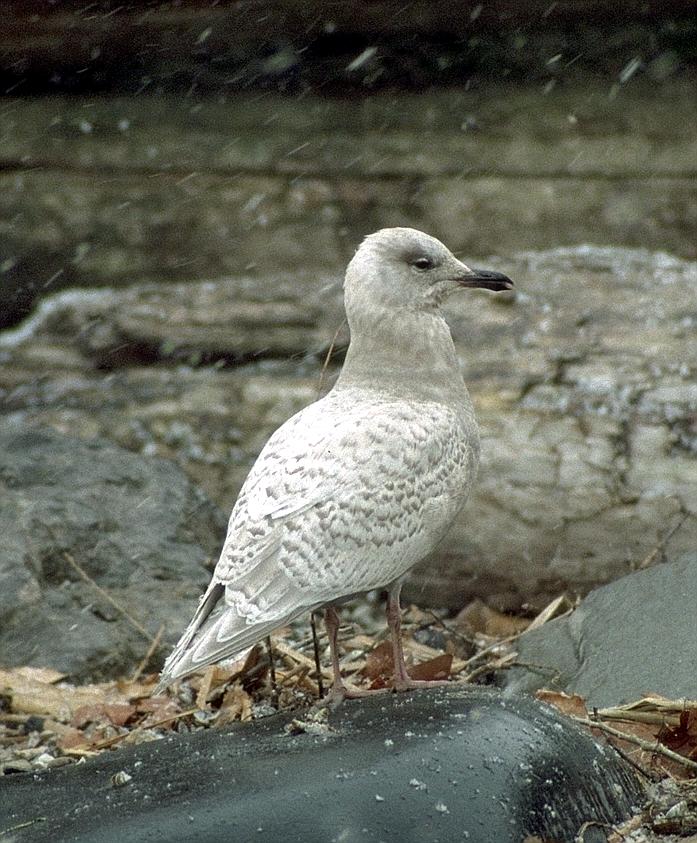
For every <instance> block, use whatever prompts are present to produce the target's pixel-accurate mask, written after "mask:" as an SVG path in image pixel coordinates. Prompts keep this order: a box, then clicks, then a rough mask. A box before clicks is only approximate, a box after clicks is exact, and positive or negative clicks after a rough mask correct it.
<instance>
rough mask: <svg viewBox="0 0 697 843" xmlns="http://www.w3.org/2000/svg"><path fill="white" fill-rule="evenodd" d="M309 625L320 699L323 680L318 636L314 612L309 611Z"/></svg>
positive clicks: (322, 692) (322, 690) (322, 693)
mask: <svg viewBox="0 0 697 843" xmlns="http://www.w3.org/2000/svg"><path fill="white" fill-rule="evenodd" d="M310 627H311V628H312V649H313V650H314V654H315V670H316V671H317V690H318V692H319V698H320V699H322V697H323V696H324V682H323V681H322V663H321V662H320V659H319V638H318V636H317V625H316V623H315V613H314V612H310Z"/></svg>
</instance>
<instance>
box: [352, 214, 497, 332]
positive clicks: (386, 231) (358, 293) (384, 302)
mask: <svg viewBox="0 0 697 843" xmlns="http://www.w3.org/2000/svg"><path fill="white" fill-rule="evenodd" d="M462 287H481V288H483V289H486V290H493V291H495V292H498V291H501V290H510V289H512V287H513V282H512V281H511V279H510V278H508V277H507V276H505V275H503V274H501V273H500V272H493V271H490V270H484V269H470V267H468V266H466V265H465V264H464V263H462V261H459V260H458V259H457V258H456V257H455V255H453V253H452V252H451V251H450V250H449V249H447V248H446V247H445V246H444V245H443V244H442V243H441V242H440V240H436V238H435V237H431V236H430V235H428V234H424V233H423V231H417V230H416V229H414V228H383V229H381V230H380V231H376V232H375V234H370V235H368V237H366V238H365V240H364V241H363V242H362V243H361V245H360V246H359V248H358V250H357V251H356V254H355V255H354V256H353V258H352V260H351V262H350V263H349V265H348V268H347V270H346V283H345V296H346V309H347V313H349V317H350V315H351V313H350V312H351V311H352V310H356V308H358V309H360V310H364V309H366V308H372V309H377V310H380V309H383V308H390V309H391V308H395V309H397V308H407V309H408V310H412V311H418V310H433V309H434V308H437V307H438V305H440V303H441V302H442V301H443V300H444V299H445V298H446V297H447V296H448V295H449V294H450V293H452V292H453V291H455V290H457V289H458V288H462Z"/></svg>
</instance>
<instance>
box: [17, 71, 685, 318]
mask: <svg viewBox="0 0 697 843" xmlns="http://www.w3.org/2000/svg"><path fill="white" fill-rule="evenodd" d="M693 92H694V78H692V77H691V76H689V74H688V76H686V77H685V78H677V79H671V80H670V83H665V84H662V85H659V86H657V84H656V83H655V81H650V80H646V79H643V78H638V79H633V80H632V83H631V85H617V84H614V85H613V84H612V83H610V82H609V81H600V80H598V79H583V80H582V81H575V82H572V83H569V84H568V85H559V86H556V87H552V88H549V89H548V88H547V87H546V86H544V85H541V84H537V83H529V84H526V85H521V86H519V87H517V88H515V89H511V87H510V86H509V85H506V84H502V83H500V82H499V83H491V82H490V83H488V84H487V85H482V86H479V85H471V86H469V87H467V86H464V85H460V86H453V87H451V88H448V89H440V90H438V89H436V90H431V91H429V92H428V93H415V92H400V93H394V92H389V93H372V94H370V95H366V96H362V97H358V98H352V99H332V98H328V97H322V96H318V95H316V94H311V93H305V94H304V95H303V97H302V99H296V98H295V97H292V96H287V95H283V94H278V93H276V94H272V93H265V94H261V95H260V94H259V93H257V92H254V93H249V92H246V93H243V92H237V93H236V94H235V96H234V97H228V96H225V97H223V98H222V99H220V98H214V97H208V98H205V99H195V100H194V99H189V98H182V97H180V96H157V97H156V96H151V97H113V96H102V97H96V98H95V97H94V96H92V95H89V96H44V97H36V98H27V99H13V100H10V101H8V102H7V104H6V105H5V106H4V107H3V109H2V111H1V112H0V141H1V143H0V165H1V166H0V169H1V172H0V235H2V238H3V250H2V254H1V255H0V284H2V286H3V292H4V296H3V305H4V307H3V308H2V311H0V324H10V323H12V322H16V321H17V320H18V319H19V318H21V316H22V315H24V314H25V313H26V312H27V310H28V309H29V308H30V307H31V305H32V303H33V302H34V301H36V300H37V299H39V298H41V297H43V296H45V295H46V294H47V293H50V292H51V291H54V290H58V289H61V288H65V287H93V286H125V285H130V284H132V283H134V282H139V283H140V282H147V281H164V280H167V281H177V280H179V281H186V282H189V281H201V280H207V279H209V278H215V277H219V276H221V275H224V274H235V275H241V274H246V273H249V272H256V273H258V274H259V275H260V276H262V277H263V276H267V275H268V274H269V273H270V272H272V273H278V272H288V271H293V272H295V271H298V270H302V271H304V272H308V271H309V272H315V273H318V274H321V273H326V272H331V273H335V274H336V273H340V272H342V271H343V268H344V266H345V265H346V263H347V261H348V259H349V258H350V257H351V255H352V253H353V249H354V248H355V245H356V243H357V242H358V241H359V240H360V239H361V237H362V236H363V235H365V234H367V233H369V232H371V231H375V230H377V229H379V228H382V227H386V226H393V225H411V226H413V227H416V228H419V229H421V230H424V231H428V232H430V233H432V234H434V235H435V236H437V237H439V238H440V239H441V240H443V242H445V243H447V244H448V246H449V247H451V248H452V249H453V250H455V251H464V252H465V253H466V254H468V255H469V256H473V255H487V254H489V253H490V252H491V251H492V244H496V251H498V252H499V253H507V254H510V253H511V252H513V251H516V250H519V249H544V248H548V247H549V245H550V244H577V243H579V242H586V241H594V242H600V243H612V244H615V245H618V246H622V245H625V246H648V247H649V248H652V249H665V250H668V251H670V252H674V253H676V254H681V255H683V256H685V257H693V258H694V257H695V256H696V255H697V251H696V248H697V247H696V246H695V243H696V242H697V238H696V237H695V230H696V229H697V181H696V176H697V169H696V168H695V161H697V146H696V144H697V141H696V140H695V138H696V137H697V134H696V132H695V126H696V125H697V110H696V107H695V100H694V96H693Z"/></svg>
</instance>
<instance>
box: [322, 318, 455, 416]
mask: <svg viewBox="0 0 697 843" xmlns="http://www.w3.org/2000/svg"><path fill="white" fill-rule="evenodd" d="M351 316H352V315H349V327H350V329H351V344H350V345H349V348H348V351H347V353H346V360H345V362H344V366H343V368H342V370H341V374H340V376H339V379H338V381H337V383H336V387H335V388H336V389H344V388H350V387H362V388H364V389H366V388H368V389H377V390H379V391H381V392H386V393H392V394H396V395H398V396H411V397H413V398H417V399H422V400H436V401H442V402H443V403H454V404H459V403H462V402H463V401H468V400H469V399H468V397H467V390H466V389H465V384H464V381H463V380H462V375H461V374H460V367H459V362H458V359H457V355H456V353H455V346H454V345H453V340H452V336H451V334H450V329H449V328H448V325H447V323H446V321H445V319H444V318H443V316H442V315H441V312H440V310H439V309H437V308H433V309H428V310H408V309H406V308H405V309H401V308H400V309H394V308H390V309H387V308H383V307H378V308H375V309H374V310H372V311H371V312H370V313H369V314H367V313H364V312H362V313H360V315H354V316H353V318H351Z"/></svg>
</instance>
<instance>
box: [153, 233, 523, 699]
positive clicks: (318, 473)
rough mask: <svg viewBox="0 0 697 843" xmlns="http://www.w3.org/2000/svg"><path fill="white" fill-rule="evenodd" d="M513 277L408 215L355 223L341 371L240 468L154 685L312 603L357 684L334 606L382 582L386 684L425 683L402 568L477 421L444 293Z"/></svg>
mask: <svg viewBox="0 0 697 843" xmlns="http://www.w3.org/2000/svg"><path fill="white" fill-rule="evenodd" d="M512 286H513V283H512V281H511V280H510V279H509V278H507V277H506V276H505V275H502V274H501V273H498V272H491V271H487V270H476V269H470V268H469V267H467V266H465V264H463V263H461V262H460V261H459V260H458V259H457V258H456V257H455V256H454V255H453V254H452V253H451V252H450V251H449V250H448V249H447V248H446V247H445V246H444V245H443V244H442V243H441V242H440V241H438V240H436V239H435V238H433V237H430V236H429V235H427V234H424V233H423V232H420V231H416V230H414V229H410V228H386V229H382V230H381V231H378V232H377V233H375V234H371V235H370V236H368V237H366V238H365V240H364V241H363V243H362V244H361V246H360V248H359V249H358V250H357V252H356V254H355V255H354V257H353V259H352V260H351V262H350V263H349V265H348V268H347V270H346V280H345V285H344V299H345V306H346V316H347V319H348V323H349V328H350V331H351V343H350V346H349V349H348V352H347V354H346V360H345V362H344V365H343V368H342V371H341V374H340V376H339V378H338V380H337V382H336V384H335V386H334V387H333V389H332V390H331V391H330V392H329V393H328V394H327V395H326V396H325V397H324V398H322V399H320V400H319V401H317V402H316V403H314V404H311V405H310V406H309V407H306V408H305V409H304V410H301V411H300V412H299V413H297V414H296V415H295V416H293V417H292V418H291V419H289V420H288V421H287V422H286V423H285V424H283V425H282V426H281V427H280V428H279V429H278V430H277V431H276V432H275V433H274V434H273V435H272V436H271V438H270V439H269V441H268V442H267V443H266V445H265V447H264V449H263V450H262V452H261V454H260V455H259V457H258V459H257V461H256V463H255V464H254V466H253V467H252V469H251V471H250V473H249V475H248V477H247V479H246V481H245V483H244V485H243V487H242V490H241V491H240V494H239V497H238V498H237V502H236V503H235V506H234V508H233V510H232V514H231V516H230V522H229V525H228V531H227V536H226V538H225V543H224V545H223V549H222V552H221V554H220V559H219V561H218V564H217V565H216V568H215V571H214V573H213V578H212V580H211V583H210V585H209V586H208V589H207V591H206V592H205V594H204V595H203V597H202V598H201V601H200V603H199V606H198V609H197V610H196V612H195V614H194V616H193V618H192V620H191V623H190V624H189V626H188V627H187V629H186V631H185V632H184V634H183V635H182V637H181V639H180V641H179V643H178V644H177V645H176V647H175V648H174V650H173V652H172V654H171V655H170V657H169V658H168V659H167V661H166V662H165V665H164V668H163V670H162V675H161V678H160V683H159V685H158V687H157V689H156V691H155V693H157V692H159V691H160V690H162V689H163V688H165V687H166V686H167V685H169V684H170V683H171V682H173V681H175V680H176V679H179V678H181V677H183V676H186V675H188V674H190V673H192V672H193V671H196V670H199V669H200V668H202V667H204V666H206V665H209V664H213V663H215V662H218V661H220V660H222V659H229V658H231V657H233V656H235V655H237V654H239V653H241V652H242V651H243V650H245V649H247V648H248V647H250V646H252V645H253V644H255V643H256V642H257V641H259V640H261V639H262V638H264V637H265V636H267V635H269V634H270V633H271V632H272V631H273V630H274V629H276V628H277V627H280V626H284V625H285V624H287V623H288V622H290V621H292V620H293V619H294V618H296V617H298V616H299V615H302V614H304V613H306V612H311V611H314V610H316V609H319V608H321V607H324V610H325V622H326V625H327V632H328V635H329V643H330V648H331V654H332V664H333V669H334V685H333V688H332V695H333V696H334V697H336V698H341V697H345V696H354V695H356V694H357V689H353V688H349V687H347V686H346V685H345V684H344V682H343V680H342V678H341V672H340V668H339V658H338V652H337V632H338V626H339V617H338V614H337V611H336V606H337V605H339V604H341V603H342V602H344V601H346V600H347V599H349V598H351V597H352V596H354V595H356V594H360V593H362V592H366V591H369V590H371V589H375V588H386V589H387V591H388V600H387V619H388V624H389V627H390V631H391V633H392V643H393V652H394V660H395V682H394V684H395V688H396V689H397V690H403V689H407V688H412V687H414V686H416V685H419V684H423V683H418V682H416V681H415V680H412V679H410V677H409V675H408V674H407V670H406V667H405V664H404V655H403V651H402V643H401V635H400V608H399V593H400V588H401V583H402V580H403V578H404V576H405V574H406V573H407V572H408V571H409V569H410V568H412V567H413V566H414V565H415V564H416V563H417V562H419V561H420V560H421V559H423V558H424V557H425V556H426V555H427V554H428V553H429V552H430V551H431V550H432V549H433V548H434V547H435V545H436V544H437V543H438V542H439V541H440V540H441V538H442V537H443V536H444V535H445V533H446V532H447V530H448V528H449V527H450V525H451V523H452V521H453V519H454V518H455V516H456V515H457V514H458V512H459V511H460V510H461V509H462V507H463V505H464V503H465V500H466V499H467V496H468V494H469V492H470V489H471V488H472V484H473V482H474V479H475V476H476V473H477V466H478V462H479V433H478V428H477V422H476V420H475V417H474V411H473V409H472V403H471V401H470V398H469V395H468V393H467V389H466V387H465V384H464V382H463V380H462V376H461V374H460V371H459V366H458V361H457V357H456V354H455V348H454V346H453V341H452V337H451V335H450V330H449V328H448V326H447V324H446V322H445V319H444V318H443V315H442V313H441V310H440V305H441V303H442V302H443V300H444V299H445V298H446V297H447V296H448V295H449V294H450V293H451V292H453V291H455V290H457V289H459V288H463V287H483V288H485V289H489V290H494V291H499V290H508V289H511V287H512Z"/></svg>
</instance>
